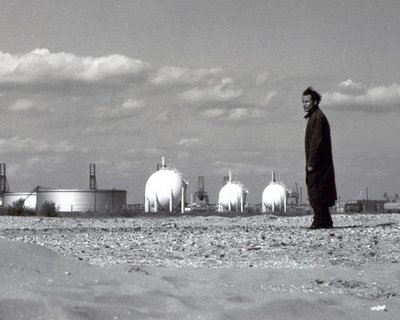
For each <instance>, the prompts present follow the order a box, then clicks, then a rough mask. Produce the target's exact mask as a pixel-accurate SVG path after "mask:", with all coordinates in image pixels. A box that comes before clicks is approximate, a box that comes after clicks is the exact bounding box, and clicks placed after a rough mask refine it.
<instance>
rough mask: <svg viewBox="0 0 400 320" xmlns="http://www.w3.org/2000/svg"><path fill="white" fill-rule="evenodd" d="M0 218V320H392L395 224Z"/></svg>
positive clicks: (390, 218)
mask: <svg viewBox="0 0 400 320" xmlns="http://www.w3.org/2000/svg"><path fill="white" fill-rule="evenodd" d="M334 220H335V222H336V228H334V229H330V230H316V231H311V230H308V229H306V227H307V226H308V225H309V223H310V217H279V218H277V217H274V216H255V217H235V218H222V217H181V218H157V219H57V218H55V219H45V218H39V217H26V218H16V217H0V238H1V239H0V259H1V260H0V261H1V262H0V319H1V320H2V319H7V320H8V319H10V320H12V319H363V320H368V319H398V318H399V314H400V216H399V215H395V214H392V215H353V216H348V215H335V216H334Z"/></svg>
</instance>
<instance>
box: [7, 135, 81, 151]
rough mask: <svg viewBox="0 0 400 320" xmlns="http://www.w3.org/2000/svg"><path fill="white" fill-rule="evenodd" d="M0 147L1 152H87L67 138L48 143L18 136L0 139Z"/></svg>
mask: <svg viewBox="0 0 400 320" xmlns="http://www.w3.org/2000/svg"><path fill="white" fill-rule="evenodd" d="M0 149H1V151H2V152H3V153H43V152H54V153H68V152H77V151H79V152H87V148H78V147H76V146H73V145H71V143H70V142H69V141H67V140H64V141H61V142H59V143H56V144H49V143H47V142H45V141H44V140H38V139H32V138H21V137H19V136H15V137H12V138H8V139H0Z"/></svg>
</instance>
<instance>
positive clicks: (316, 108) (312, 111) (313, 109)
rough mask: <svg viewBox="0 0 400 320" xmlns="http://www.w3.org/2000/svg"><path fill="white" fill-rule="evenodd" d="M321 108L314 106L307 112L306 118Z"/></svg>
mask: <svg viewBox="0 0 400 320" xmlns="http://www.w3.org/2000/svg"><path fill="white" fill-rule="evenodd" d="M317 110H319V107H318V106H315V107H314V108H312V109H311V110H310V111H308V112H307V114H306V115H305V116H304V119H308V118H310V117H311V115H312V114H313V113H314V112H315V111H317Z"/></svg>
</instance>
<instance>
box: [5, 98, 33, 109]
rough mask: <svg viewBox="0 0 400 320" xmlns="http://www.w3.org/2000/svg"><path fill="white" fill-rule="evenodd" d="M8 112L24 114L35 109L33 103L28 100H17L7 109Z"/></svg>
mask: <svg viewBox="0 0 400 320" xmlns="http://www.w3.org/2000/svg"><path fill="white" fill-rule="evenodd" d="M8 109H9V110H10V111H14V112H24V111H28V110H33V109H35V103H34V102H33V101H32V100H28V99H18V100H17V101H15V103H14V104H12V105H10V106H9V107H8Z"/></svg>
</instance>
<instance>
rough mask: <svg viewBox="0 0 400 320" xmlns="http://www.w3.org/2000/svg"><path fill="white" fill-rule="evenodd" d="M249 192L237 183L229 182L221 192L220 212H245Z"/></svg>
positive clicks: (219, 198) (219, 197)
mask: <svg viewBox="0 0 400 320" xmlns="http://www.w3.org/2000/svg"><path fill="white" fill-rule="evenodd" d="M246 194H247V190H245V188H244V187H243V185H242V184H241V183H239V182H237V181H228V182H227V183H226V184H225V185H224V186H223V187H222V188H221V190H220V191H219V196H218V211H219V212H224V211H241V212H243V211H244V204H245V202H246Z"/></svg>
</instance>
